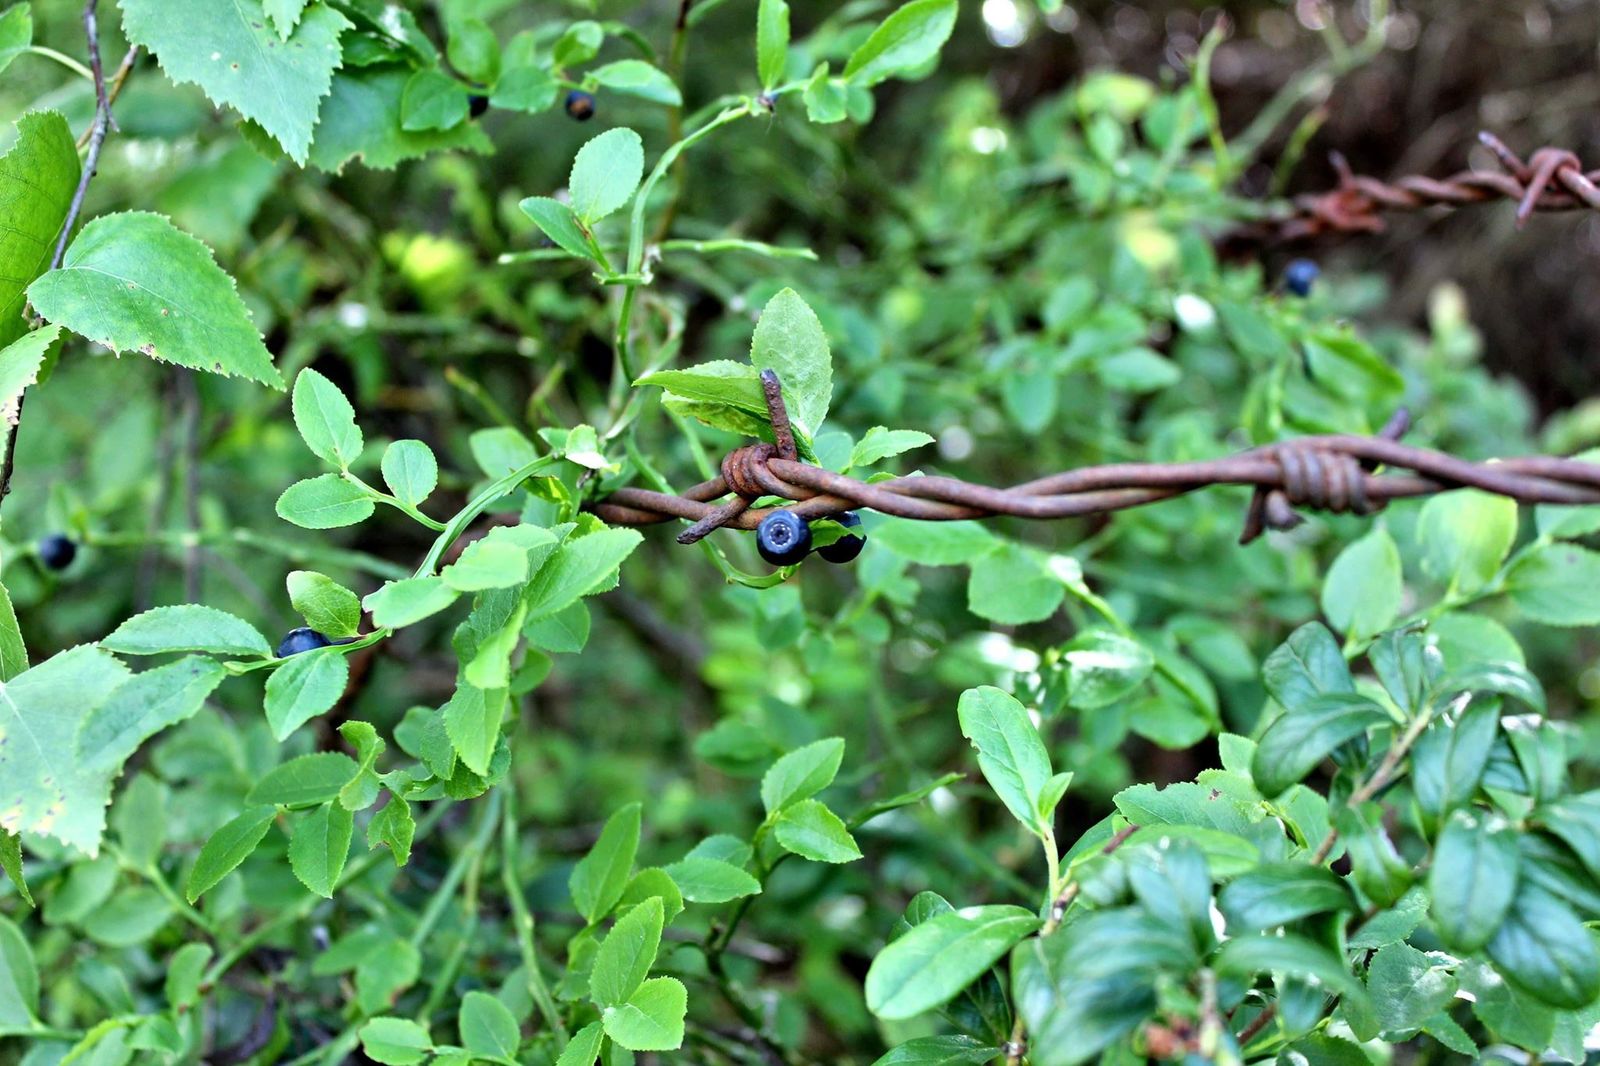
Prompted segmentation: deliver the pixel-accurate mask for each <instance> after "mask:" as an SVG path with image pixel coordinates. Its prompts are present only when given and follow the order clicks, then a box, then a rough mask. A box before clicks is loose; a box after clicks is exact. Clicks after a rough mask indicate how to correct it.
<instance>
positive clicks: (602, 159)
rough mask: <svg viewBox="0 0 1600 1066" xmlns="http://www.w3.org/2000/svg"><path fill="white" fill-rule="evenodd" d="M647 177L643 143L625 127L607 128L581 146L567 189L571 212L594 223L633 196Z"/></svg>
mask: <svg viewBox="0 0 1600 1066" xmlns="http://www.w3.org/2000/svg"><path fill="white" fill-rule="evenodd" d="M643 177H644V142H643V141H641V140H640V139H639V135H638V134H637V133H635V132H633V131H632V130H630V129H627V128H626V127H618V128H617V129H612V130H606V131H605V132H604V133H602V134H600V135H599V136H598V137H595V138H593V139H591V140H590V141H589V142H588V143H586V144H585V145H584V146H583V147H582V148H580V149H578V155H577V158H575V159H574V160H573V161H572V174H571V175H570V176H569V177H568V179H567V190H568V192H569V193H571V195H572V213H573V214H574V215H576V216H577V219H578V221H579V222H581V223H583V225H585V226H592V225H594V224H595V223H596V222H598V221H600V220H601V219H602V218H605V217H606V216H607V215H609V214H611V213H612V212H613V211H616V210H618V209H620V208H621V207H622V206H623V205H625V204H626V203H627V202H628V201H629V200H631V199H633V193H634V190H635V189H637V188H638V187H639V180H640V179H641V178H643Z"/></svg>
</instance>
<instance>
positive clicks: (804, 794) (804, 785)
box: [761, 737, 844, 814]
mask: <svg viewBox="0 0 1600 1066" xmlns="http://www.w3.org/2000/svg"><path fill="white" fill-rule="evenodd" d="M843 761H844V741H843V740H842V739H840V738H839V737H829V738H827V739H826V740H818V741H815V742H813V743H811V744H807V745H806V746H805V747H802V748H796V749H795V750H794V751H791V752H789V753H788V754H787V755H785V756H783V757H782V758H780V759H779V760H778V761H777V762H775V763H773V764H772V767H771V768H770V769H769V770H767V773H766V776H764V777H763V778H762V779H761V803H762V805H763V806H764V807H765V808H766V810H767V813H768V814H777V813H778V812H779V811H781V810H783V809H784V808H785V807H788V806H790V805H791V804H794V803H799V802H800V801H801V800H803V799H809V798H810V797H812V796H815V795H816V794H817V793H818V792H821V791H822V790H823V789H825V788H827V787H828V786H829V785H830V784H832V783H833V779H834V777H835V776H836V775H837V774H838V773H839V765H840V763H842V762H843Z"/></svg>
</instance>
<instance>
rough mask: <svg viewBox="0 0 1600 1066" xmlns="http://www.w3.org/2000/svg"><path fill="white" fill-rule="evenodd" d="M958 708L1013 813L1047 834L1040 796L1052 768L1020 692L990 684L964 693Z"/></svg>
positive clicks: (964, 729)
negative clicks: (1040, 807)
mask: <svg viewBox="0 0 1600 1066" xmlns="http://www.w3.org/2000/svg"><path fill="white" fill-rule="evenodd" d="M956 714H957V716H958V718H959V719H960V722H961V735H962V736H964V737H966V738H967V739H968V740H969V741H971V742H972V746H973V747H974V748H976V749H977V750H978V769H979V770H981V771H983V776H984V779H985V780H987V781H988V782H989V787H990V788H992V789H994V791H995V794H996V795H997V796H999V797H1000V801H1001V802H1002V803H1004V804H1005V805H1006V809H1007V810H1009V811H1010V812H1011V815H1012V817H1014V818H1016V819H1017V821H1019V822H1021V823H1022V824H1023V825H1024V826H1026V827H1027V828H1028V829H1029V830H1030V831H1031V832H1033V833H1035V834H1042V833H1043V831H1044V828H1045V825H1046V823H1045V822H1044V820H1043V819H1042V818H1041V816H1040V814H1039V806H1040V804H1039V797H1040V796H1041V795H1042V794H1043V793H1044V791H1045V789H1046V787H1047V786H1048V785H1049V783H1050V780H1051V776H1052V770H1051V768H1050V755H1049V753H1048V752H1046V751H1045V747H1044V741H1043V740H1042V739H1040V737H1039V730H1038V729H1037V728H1036V727H1035V726H1034V724H1033V721H1032V719H1030V718H1029V717H1028V711H1027V709H1026V708H1024V707H1023V706H1022V704H1021V703H1020V702H1018V700H1017V699H1016V697H1014V696H1012V695H1011V694H1009V693H1007V692H1002V691H1001V690H1000V689H997V688H994V687H992V686H988V685H985V686H983V687H981V688H974V689H968V690H967V691H966V692H963V693H962V694H961V700H960V702H959V703H958V704H957V707H956Z"/></svg>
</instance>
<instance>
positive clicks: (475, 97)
mask: <svg viewBox="0 0 1600 1066" xmlns="http://www.w3.org/2000/svg"><path fill="white" fill-rule="evenodd" d="M487 110H489V98H488V97H487V96H480V95H479V94H477V93H473V94H472V95H471V96H469V97H467V114H469V115H471V116H472V117H473V118H480V117H482V115H483V113H484V112H485V111H487Z"/></svg>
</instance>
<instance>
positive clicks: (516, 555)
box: [439, 538, 528, 592]
mask: <svg viewBox="0 0 1600 1066" xmlns="http://www.w3.org/2000/svg"><path fill="white" fill-rule="evenodd" d="M439 576H440V577H442V578H443V579H444V583H445V584H446V585H449V586H450V587H451V588H453V589H455V590H456V591H457V592H481V591H482V590H484V589H503V588H510V587H512V586H513V585H521V584H522V583H523V582H525V581H527V580H528V550H527V549H526V548H521V547H518V546H517V545H515V544H512V543H509V542H507V541H504V540H491V539H488V538H484V539H482V540H475V541H473V542H472V543H471V544H469V545H467V547H466V549H465V550H464V551H463V552H462V553H461V557H460V558H459V559H457V560H456V561H455V562H454V563H451V564H450V565H449V566H447V567H445V568H444V570H442V571H440V574H439Z"/></svg>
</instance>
